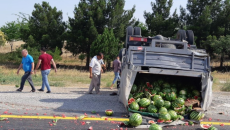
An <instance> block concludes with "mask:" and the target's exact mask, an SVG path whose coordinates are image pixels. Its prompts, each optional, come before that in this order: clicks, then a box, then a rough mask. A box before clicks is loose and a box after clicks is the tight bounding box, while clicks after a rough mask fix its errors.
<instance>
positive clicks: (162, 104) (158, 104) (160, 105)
mask: <svg viewBox="0 0 230 130" xmlns="http://www.w3.org/2000/svg"><path fill="white" fill-rule="evenodd" d="M154 104H155V106H156V107H157V108H161V107H163V106H164V100H163V99H158V100H156V101H155V102H154Z"/></svg>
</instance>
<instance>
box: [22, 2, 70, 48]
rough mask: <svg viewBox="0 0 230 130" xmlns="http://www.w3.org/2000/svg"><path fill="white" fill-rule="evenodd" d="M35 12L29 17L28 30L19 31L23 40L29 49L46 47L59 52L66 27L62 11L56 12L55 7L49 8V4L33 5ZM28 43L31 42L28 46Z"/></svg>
mask: <svg viewBox="0 0 230 130" xmlns="http://www.w3.org/2000/svg"><path fill="white" fill-rule="evenodd" d="M34 8H35V10H33V12H32V16H30V17H29V21H28V28H26V27H25V28H24V29H22V30H21V31H23V32H24V35H23V39H24V41H25V42H26V43H27V44H28V46H30V47H39V46H43V47H47V48H50V49H51V50H54V49H55V48H56V47H58V49H59V50H61V48H62V47H63V44H64V39H65V37H64V33H65V31H66V25H65V22H64V21H63V17H62V11H58V10H57V8H56V7H53V8H52V7H51V6H50V5H49V3H47V2H42V4H35V5H34ZM28 41H33V42H32V43H33V44H30V42H28Z"/></svg>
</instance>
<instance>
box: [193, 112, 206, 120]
mask: <svg viewBox="0 0 230 130" xmlns="http://www.w3.org/2000/svg"><path fill="white" fill-rule="evenodd" d="M204 116H205V115H204V114H203V113H202V112H197V111H193V112H191V113H190V119H192V120H201V119H202V118H204Z"/></svg>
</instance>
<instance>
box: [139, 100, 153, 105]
mask: <svg viewBox="0 0 230 130" xmlns="http://www.w3.org/2000/svg"><path fill="white" fill-rule="evenodd" d="M150 103H151V101H150V100H149V99H147V98H142V99H141V100H140V101H139V105H140V107H148V106H149V105H150Z"/></svg>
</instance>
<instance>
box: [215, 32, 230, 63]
mask: <svg viewBox="0 0 230 130" xmlns="http://www.w3.org/2000/svg"><path fill="white" fill-rule="evenodd" d="M211 47H212V48H213V49H214V52H215V53H216V54H219V55H220V56H221V58H220V67H223V62H224V56H225V55H227V54H229V53H230V50H229V48H230V35H227V36H226V37H224V36H222V37H220V38H219V39H218V40H215V39H214V40H213V42H212V44H211Z"/></svg>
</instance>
